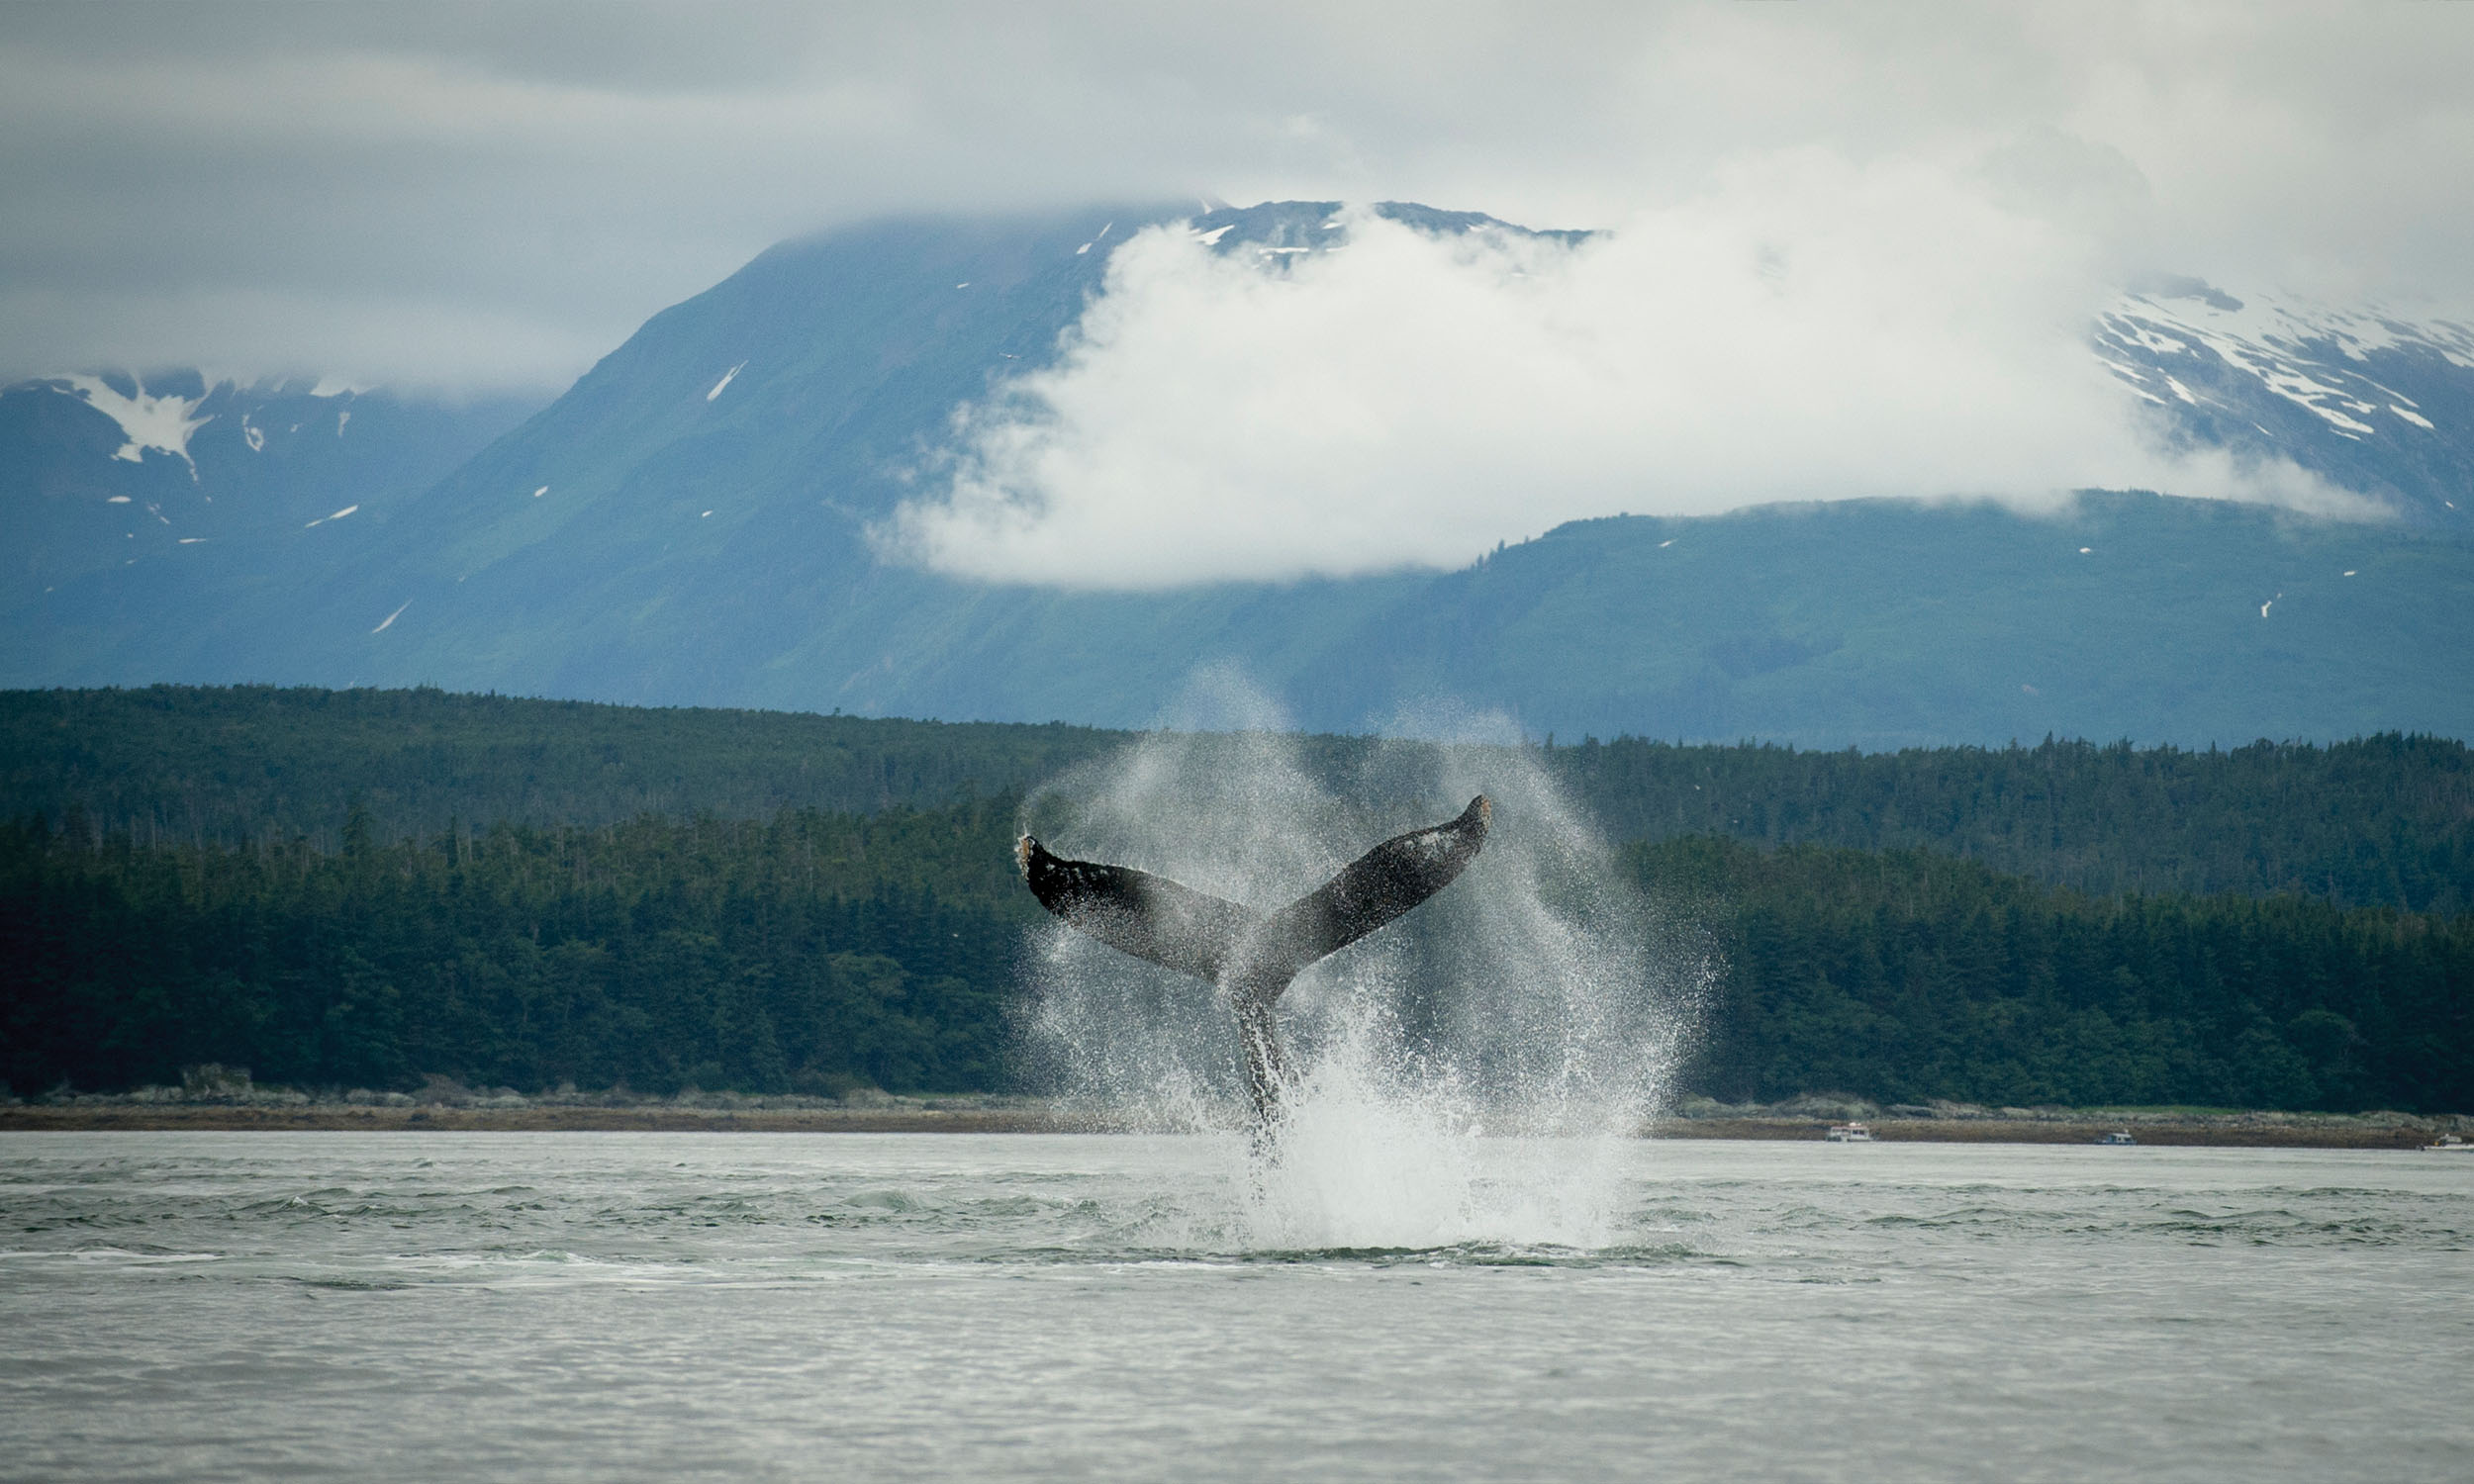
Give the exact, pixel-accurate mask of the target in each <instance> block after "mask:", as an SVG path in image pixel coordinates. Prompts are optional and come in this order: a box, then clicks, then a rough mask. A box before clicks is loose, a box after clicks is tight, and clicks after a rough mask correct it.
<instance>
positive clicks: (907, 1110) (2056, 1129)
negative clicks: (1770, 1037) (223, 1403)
mask: <svg viewBox="0 0 2474 1484" xmlns="http://www.w3.org/2000/svg"><path fill="white" fill-rule="evenodd" d="M1851 1121H1861V1122H1863V1123H1865V1124H1866V1125H1867V1126H1868V1127H1869V1129H1870V1131H1871V1133H1872V1135H1873V1138H1874V1139H1875V1140H1877V1141H1879V1142H1882V1143H1912V1142H1936V1143H1962V1144H2090V1143H2093V1142H2095V1141H2096V1140H2097V1139H2099V1138H2102V1137H2103V1136H2104V1135H2106V1134H2109V1133H2113V1132H2115V1131H2117V1130H2119V1131H2125V1132H2128V1133H2130V1134H2131V1135H2132V1137H2133V1138H2134V1139H2136V1140H2137V1141H2138V1142H2139V1143H2140V1144H2142V1145H2165V1146H2202V1145H2205V1146H2221V1147H2234V1148H2280V1149H2419V1148H2421V1147H2422V1146H2424V1145H2426V1144H2429V1143H2431V1142H2432V1141H2433V1140H2434V1139H2436V1138H2437V1137H2438V1136H2440V1135H2442V1134H2449V1133H2454V1134H2459V1135H2465V1136H2474V1118H2469V1117H2466V1116H2464V1115H2436V1116H2430V1117H2424V1116H2417V1115H2413V1114H2405V1113H2389V1112H2376V1113H2352V1114H2347V1113H2280V1112H2259V1111H2241V1110H2227V1109H2200V1108H1984V1107H1978V1106H1974V1105H1971V1104H1957V1103H1936V1104H1930V1105H1914V1106H1910V1105H1897V1106H1892V1107H1880V1106H1877V1105H1875V1104H1872V1103H1869V1102H1865V1101H1863V1100H1861V1099H1855V1098H1844V1097H1830V1096H1813V1097H1804V1098H1798V1099H1795V1100H1793V1101H1791V1102H1786V1103H1776V1104H1725V1103H1717V1102H1712V1101H1710V1100H1709V1099H1706V1098H1695V1099H1691V1100H1688V1101H1687V1102H1686V1103H1685V1104H1684V1105H1683V1106H1682V1107H1681V1108H1679V1109H1677V1110H1676V1112H1675V1113H1674V1114H1673V1115H1671V1116H1667V1117H1663V1118H1657V1119H1653V1120H1651V1121H1650V1122H1649V1123H1647V1124H1646V1125H1644V1126H1643V1127H1642V1129H1641V1130H1640V1132H1641V1134H1642V1135H1643V1136H1644V1137H1646V1138H1653V1139H1746V1140H1821V1139H1824V1138H1826V1137H1827V1136H1828V1134H1829V1130H1830V1128H1831V1126H1832V1125H1833V1124H1835V1123H1843V1122H1851ZM1132 1127H1133V1125H1132V1124H1131V1123H1129V1122H1128V1121H1125V1120H1121V1119H1116V1118H1111V1117H1108V1116H1105V1115H1104V1114H1094V1112H1092V1111H1091V1110H1089V1109H1086V1108H1078V1107H1075V1106H1071V1105H1067V1104H1063V1103H1059V1102H1055V1101H1052V1100H1049V1099H1044V1098H1030V1097H1005V1096H996V1095H989V1094H958V1095H953V1096H945V1097H897V1096H892V1095H888V1094H885V1093H880V1092H858V1093H854V1094H851V1095H849V1096H846V1097H843V1098H823V1097H803V1096H778V1097H776V1096H760V1095H745V1094H737V1093H700V1092H693V1091H691V1092H687V1093H683V1094H681V1095H679V1096H677V1097H668V1098H653V1097H636V1096H629V1095H627V1094H625V1093H577V1092H573V1091H561V1092H556V1093H549V1094H543V1095H537V1096H526V1095H524V1094H521V1093H517V1092H513V1091H509V1090H505V1089H500V1090H498V1091H476V1090H474V1089H470V1088H465V1087H461V1086H457V1085H455V1084H453V1083H446V1082H440V1081H433V1082H432V1083H431V1084H430V1085H429V1086H428V1087H426V1088H424V1089H423V1090H422V1091H421V1092H419V1093H403V1092H383V1093H372V1092H365V1091H353V1092H348V1093H342V1094H329V1095H325V1096H313V1095H311V1094H309V1093H306V1092H302V1091H299V1090H296V1089H291V1088H275V1087H260V1086H254V1085H251V1084H250V1083H249V1082H248V1081H247V1080H246V1079H245V1076H244V1075H240V1074H226V1075H224V1076H223V1077H221V1078H220V1079H213V1078H209V1079H193V1081H192V1083H191V1084H190V1085H188V1086H184V1087H149V1088H142V1089H140V1090H139V1091H136V1092H129V1093H109V1094H96V1093H80V1094H58V1095H54V1096H51V1097H46V1098H38V1099H33V1100H25V1101H18V1100H12V1101H9V1102H5V1103H0V1132H20V1133H24V1132H42V1131H71V1130H89V1131H94V1130H118V1131H125V1132H133V1133H134V1132H149V1133H152V1132H181V1131H190V1132H235V1131H239V1132H246V1131H266V1132H276V1131H318V1130H326V1131H350V1132H401V1133H576V1132H626V1133H758V1134H1064V1133H1104V1132H1124V1131H1128V1130H1130V1129H1131V1128H1132Z"/></svg>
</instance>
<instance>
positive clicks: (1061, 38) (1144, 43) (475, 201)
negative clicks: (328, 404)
mask: <svg viewBox="0 0 2474 1484" xmlns="http://www.w3.org/2000/svg"><path fill="white" fill-rule="evenodd" d="M2470 67H2474V5H2400V4H2387V3H2372V4H2358V3H2357V4H2344V3H2325V4H2324V3H2314V4H2310V5H2278V4H2259V3H2249V0H2244V3H2239V4H2236V3H2229V0H2177V3H2174V4H2169V5H2160V4H2154V3H2152V0H2020V3H2010V4H2002V5H1984V4H1972V3H1971V4H1934V3H1924V0H1915V3H1902V4H1899V5H1881V4H1839V3H1828V0H1807V3H1803V4H1796V5H1743V4H1727V3H1685V4H1655V3H1641V0H1604V3H1590V0H1519V3H1514V0H1439V3H1436V4H1431V5H1426V6H1422V7H1419V8H1418V10H1417V12H1416V15H1415V19H1414V22H1413V23H1412V22H1410V21H1408V20H1407V19H1406V14H1405V13H1404V12H1402V11H1400V10H1398V9H1397V8H1395V7H1391V6H1384V5H1374V4H1341V5H1334V4H1331V3H1329V0H1311V3H1309V0H1261V3H1258V4H1254V5H1247V6H1242V7H1231V6H1148V7H1145V6H1126V5H1122V4H1117V3H1111V0H1059V3H1057V4H1052V5H1041V6H1021V5H1018V4H998V3H995V0H906V3H904V4H900V5H893V4H866V3H853V4H838V5H830V6H818V5H813V4H808V3H795V4H760V3H753V0H751V3H747V4H742V5H733V6H730V7H726V8H718V9H717V8H715V7H713V6H710V5H704V4H686V3H670V4H665V3H653V0H648V3H642V4H630V5H625V6H611V5H607V4H595V3H576V4H561V3H553V0H528V3H525V4H523V5H501V6H491V7H481V8H475V7H472V6H469V5H462V4H425V3H419V0H399V3H393V4H389V5H384V6H369V5H362V6H348V5H331V4H304V5H289V6H287V5H281V4H266V3H261V0H247V3H236V0H195V3H190V4H183V5H177V6H163V7H149V8H144V9H143V10H133V9H132V8H130V7H128V6H122V5H53V6H40V5H37V6H28V5H18V6H0V200H6V201H7V202H8V203H9V206H10V210H9V211H8V212H6V213H0V380H5V379H8V378H10V377H13V376H17V375H26V374H33V373H39V372H49V371H56V370H61V369H65V368H72V367H77V366H86V365H92V364H95V363H97V362H100V361H105V360H125V361H132V362H136V363H138V364H149V365H151V364H194V363H198V362H211V363H215V364H232V363H234V362H235V361H236V360H237V359H238V358H240V357H241V356H242V355H243V354H244V353H245V354H246V356H248V357H249V358H250V359H253V360H255V361H256V362H258V364H259V366H260V368H261V369H266V370H288V369H293V368H299V367H325V366H330V365H351V366H355V367H361V368H364V369H365V370H366V372H367V374H371V375H375V376H382V377H385V378H387V379H390V380H402V379H411V380H420V381H431V382H443V383H448V384H460V385H466V386H478V385H490V384H494V383H497V384H504V383H508V382H521V383H523V384H527V385H549V384H555V383H556V382H558V381H561V380H563V379H564V378H566V377H568V376H572V375H573V374H575V373H576V372H578V371H581V370H583V369H584V368H585V367H586V366H587V365H589V364H590V363H591V361H592V360H593V358H594V357H595V356H596V355H598V354H600V353H602V352H604V351H607V350H608V349H609V348H610V347H611V346H613V345H615V344H617V343H618V340H619V339H620V338H622V337H623V336H624V335H625V334H626V333H627V332H628V331H629V330H631V329H632V328H634V327H635V325H638V324H640V323H641V322H642V321H643V320H644V319H645V318H646V317H647V316H649V315H650V314H652V313H653V312H655V311H656V310H658V309H660V308H661V307H662V306H663V305H665V304H669V303H673V302H676V301H677V300H679V299H683V298H685V297H687V296H688V295H690V294H694V293H696V292H698V291H700V290H702V289H704V288H706V287H708V286H709V285H711V284H712V283H713V282H714V281H715V280H716V279H718V278H719V277H721V276H722V275H723V274H725V273H727V272H728V271H730V270H731V269H732V268H734V267H736V266H737V265H738V264H739V263H741V262H744V261H745V260H746V259H747V258H749V257H751V256H753V255H754V254H755V253H756V252H758V251H760V250H761V249H763V248H764V247H766V246H767V245H769V244H770V243H771V242H773V241H774V240H776V239H778V238H780V237H783V236H786V235H789V234H791V233H793V232H803V231H812V230H816V229H819V228H826V227H830V226H833V225H835V224H839V223H846V222H850V221H852V220H854V219H857V218H861V217H865V216H868V215H872V214H876V213H882V212H887V211H900V210H921V209H934V210H985V209H991V208H1023V207H1050V206H1055V205H1058V204H1060V203H1080V202H1086V201H1093V200H1133V199H1140V200H1166V199H1179V198H1183V197H1186V196H1189V195H1191V194H1195V193H1200V192H1210V193H1213V194H1215V195H1218V196H1221V197H1225V198H1227V199H1230V200H1242V201H1255V200H1263V199H1279V198H1310V199H1332V198H1354V199H1365V200H1379V199H1385V198H1389V199H1399V200H1416V201H1425V202H1429V203H1432V204H1435V205H1439V206H1448V207H1476V208H1482V209H1484V210H1487V211H1491V212H1493V213H1495V214H1496V215H1498V216H1502V217H1506V218H1510V219H1512V220H1516V221H1524V222H1529V223H1531V224H1533V225H1538V226H1554V227H1568V226H1578V227H1588V226H1606V225H1611V224H1617V223H1622V222H1626V221H1629V220H1631V219H1632V218H1633V217H1634V216H1635V215H1636V214H1637V213H1639V212H1641V211H1643V210H1644V209H1647V208H1657V207H1673V206H1676V205H1677V204H1679V203H1683V202H1688V201H1692V200H1696V199H1699V198H1700V197H1702V196H1704V195H1705V194H1707V193H1708V191H1709V190H1710V189H1711V186H1712V182H1713V181H1714V180H1717V179H1719V178H1720V177H1722V176H1723V175H1724V173H1725V172H1726V171H1728V170H1730V169H1733V168H1736V167H1737V166H1738V165H1739V163H1740V162H1741V161H1742V160H1743V159H1744V158H1747V157H1753V158H1760V157H1766V156H1768V155H1770V154H1774V153H1775V152H1777V151H1781V150H1792V149H1798V148H1808V147H1816V146H1818V147H1824V148H1829V149H1833V150H1836V151H1838V152H1840V153H1841V154H1843V155H1844V156H1846V157H1847V158H1848V159H1851V160H1855V161H1859V162H1867V163H1870V162H1877V161H1887V160H1905V161H1909V162H1911V163H1931V164H1939V165H1941V166H1943V167H1945V168H1949V169H1952V170H1957V169H1961V168H1971V166H1967V165H1966V163H1965V162H1967V161H1973V160H1977V159H1980V158H1984V157H1985V156H1986V155H1987V153H1988V151H1991V150H1997V149H1999V148H2001V147H2003V146H2005V145H2015V147H2013V148H2011V150H2010V152H2009V154H2008V155H2007V156H2005V157H2003V158H2001V159H1999V160H1995V161H1993V162H1992V163H1991V164H1990V165H1988V168H1989V169H1991V170H1992V172H1993V174H1995V175H1997V176H1999V177H2000V180H2001V181H2002V182H2003V185H2004V188H2005V189H2007V190H2010V191H2012V192H2014V193H2017V192H2025V193H2027V194H2028V195H2029V196H2032V197H2034V198H2036V207H2037V209H2038V210H2040V211H2042V212H2043V213H2044V214H2045V215H2046V216H2047V217H2048V218H2050V219H2052V220H2054V221H2056V222H2060V223H2063V224H2065V225H2069V226H2073V227H2076V228H2080V229H2088V228H2101V229H2102V231H2104V232H2107V233H2109V234H2110V235H2111V237H2112V242H2111V246H2110V248H2109V250H2110V251H2111V252H2113V253H2115V254H2117V255H2120V256H2128V257H2132V258H2135V259H2137V261H2136V262H2135V263H2134V264H2133V266H2137V267H2141V268H2154V269H2161V270H2167V271H2174V272H2184V273H2197V274H2200V275H2203V276H2206V277H2209V278H2212V279H2216V280H2219V281H2235V282H2242V283H2248V284H2255V285H2266V284H2284V285H2286V286H2289V287H2293V288H2296V289H2302V290H2307V291H2311V292H2315V293H2319V294H2322V295H2324V296H2327V297H2335V298H2346V297H2351V296H2354V295H2357V294H2364V295H2371V296H2375V297H2380V298H2383V299H2387V300H2391V301H2403V300H2409V299H2413V298H2416V297H2418V296H2428V297H2433V298H2436V299H2439V300H2442V301H2445V302H2447V303H2448V304H2449V305H2450V307H2452V308H2453V309H2454V310H2455V311H2456V312H2458V313H2463V312H2464V310H2465V309H2466V308H2467V307H2468V302H2469V301H2474V283H2469V279H2468V274H2467V269H2466V254H2465V251H2464V243H2465V242H2466V240H2467V239H2468V238H2469V236H2474V90H2469V89H2468V88H2466V87H2465V85H2464V79H2465V77H2466V75H2467V74H2468V70H2469V68H2470ZM2013 204H2014V205H2017V204H2019V203H2018V202H2017V201H2015V200H2014V201H2013ZM2022 209H2025V208H2024V207H2023V208H2022ZM175 223H176V224H177V230H169V228H168V227H167V224H175ZM133 301H143V304H144V306H145V313H144V314H143V315H139V314H136V313H130V312H125V311H120V310H117V309H116V306H119V305H121V304H123V303H126V302H133ZM243 301H246V302H248V303H251V304H253V305H256V306H258V307H259V308H260V310H261V313H260V314H259V316H258V318H257V319H256V320H255V322H254V323H252V324H251V325H248V326H247V327H246V328H247V331H248V332H247V334H246V335H245V336H243V338H244V339H245V341H246V346H245V350H241V349H231V348H227V347H228V346H231V345H233V344H234V343H235V339H234V337H235V334H236V333H237V331H236V328H235V325H234V323H233V316H232V306H233V305H235V304H237V303H240V302H243ZM440 306H451V309H450V310H449V312H448V314H447V320H449V321H451V322H452V323H454V324H456V325H458V326H459V327H461V328H462V329H463V331H464V332H460V333H457V334H454V335H439V334H435V333H433V332H432V331H431V330H430V328H429V325H432V324H433V323H438V322H437V320H436V313H437V310H438V308H439V307H440ZM99 326H100V327H99ZM102 340H108V341H109V342H110V345H109V348H108V349H107V348H105V347H104V346H102V345H101V344H100V343H99V342H100V341H102Z"/></svg>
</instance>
